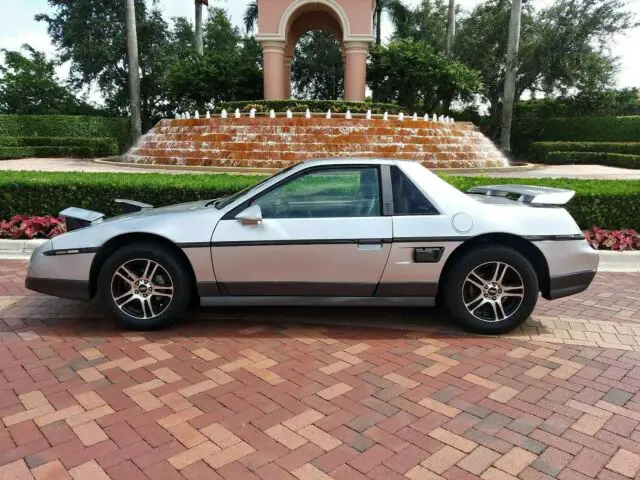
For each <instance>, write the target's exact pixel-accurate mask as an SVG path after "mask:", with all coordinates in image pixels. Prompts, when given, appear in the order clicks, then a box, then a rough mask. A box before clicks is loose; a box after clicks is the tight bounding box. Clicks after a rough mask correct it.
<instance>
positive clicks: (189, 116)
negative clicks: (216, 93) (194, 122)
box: [186, 112, 191, 120]
mask: <svg viewBox="0 0 640 480" xmlns="http://www.w3.org/2000/svg"><path fill="white" fill-rule="evenodd" d="M186 115H187V120H190V119H191V115H189V112H187V114H186Z"/></svg>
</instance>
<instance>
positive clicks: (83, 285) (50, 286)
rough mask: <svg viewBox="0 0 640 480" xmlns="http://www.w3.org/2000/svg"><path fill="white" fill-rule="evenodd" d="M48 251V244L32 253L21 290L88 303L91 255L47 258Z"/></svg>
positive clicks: (92, 255)
mask: <svg viewBox="0 0 640 480" xmlns="http://www.w3.org/2000/svg"><path fill="white" fill-rule="evenodd" d="M52 249H53V247H52V243H51V241H48V242H45V243H43V244H42V245H41V246H40V247H38V248H37V249H36V250H35V251H34V252H33V254H32V255H31V260H30V262H29V269H28V271H27V279H26V280H25V287H26V288H28V289H29V290H33V291H34V292H39V293H44V294H46V295H52V296H55V297H61V298H69V299H72V300H82V301H87V300H91V289H90V284H89V278H90V271H91V263H92V261H93V258H94V256H95V253H79V254H76V255H48V253H49V252H50V251H51V250H52Z"/></svg>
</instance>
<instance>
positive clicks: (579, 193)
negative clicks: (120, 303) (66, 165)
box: [0, 172, 640, 230]
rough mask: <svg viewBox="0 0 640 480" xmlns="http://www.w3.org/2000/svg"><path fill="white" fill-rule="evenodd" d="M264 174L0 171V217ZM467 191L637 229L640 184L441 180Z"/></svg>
mask: <svg viewBox="0 0 640 480" xmlns="http://www.w3.org/2000/svg"><path fill="white" fill-rule="evenodd" d="M262 178H264V177H263V176H257V175H230V174H219V175H206V174H202V175H199V174H183V175H171V174H156V173H154V174H149V173H100V174H95V173H81V172H72V173H66V172H3V174H2V176H0V218H10V217H12V216H13V215H16V214H20V215H32V216H39V215H57V214H58V213H59V212H60V211H61V210H63V209H64V208H66V207H69V206H76V207H81V208H88V209H91V210H96V211H99V212H103V213H105V214H107V215H117V214H119V213H120V211H121V209H120V206H119V205H118V204H116V203H115V202H114V201H113V200H114V199H116V198H130V199H134V200H139V201H142V202H146V203H150V204H152V205H156V206H163V205H170V204H174V203H180V202H187V201H193V200H197V199H212V198H217V197H222V196H226V195H229V194H231V193H235V192H237V191H238V190H241V189H243V188H246V187H248V186H251V185H253V184H255V183H256V182H257V181H259V180H260V179H262ZM443 178H445V180H447V181H448V182H449V183H451V184H452V185H454V186H455V187H457V188H459V189H460V190H462V191H467V190H468V189H469V188H471V187H474V186H479V185H491V184H495V183H503V184H506V183H508V184H523V183H524V184H530V185H541V186H548V187H556V188H567V189H570V190H575V191H576V196H575V197H574V199H573V200H572V201H571V202H570V203H569V204H568V205H567V209H568V210H569V212H570V213H571V214H572V215H573V216H574V218H575V219H576V221H577V222H578V224H579V225H580V227H582V228H583V229H587V228H590V227H592V226H593V225H598V226H599V227H601V228H606V229H620V228H634V229H636V230H640V180H625V181H619V180H575V179H547V178H543V179H542V178H500V179H499V180H498V181H497V179H495V178H487V177H454V176H443Z"/></svg>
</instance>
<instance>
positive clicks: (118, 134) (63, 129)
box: [0, 115, 131, 153]
mask: <svg viewBox="0 0 640 480" xmlns="http://www.w3.org/2000/svg"><path fill="white" fill-rule="evenodd" d="M0 136H7V137H84V138H87V137H90V138H105V137H109V138H115V139H116V141H117V142H118V148H119V152H120V153H123V152H125V151H126V150H127V149H128V148H129V147H130V146H131V128H130V122H129V119H128V118H115V117H88V116H74V115H0Z"/></svg>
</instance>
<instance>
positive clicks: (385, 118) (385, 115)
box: [382, 112, 389, 120]
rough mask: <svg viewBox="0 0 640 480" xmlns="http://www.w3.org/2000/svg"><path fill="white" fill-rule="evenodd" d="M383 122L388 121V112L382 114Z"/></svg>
mask: <svg viewBox="0 0 640 480" xmlns="http://www.w3.org/2000/svg"><path fill="white" fill-rule="evenodd" d="M382 119H383V120H389V112H384V115H383V116H382Z"/></svg>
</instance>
